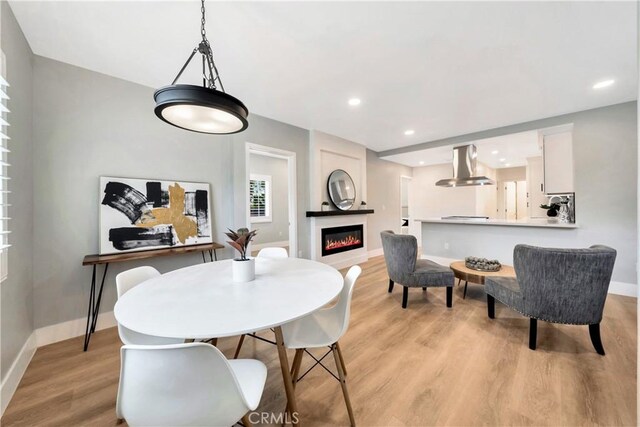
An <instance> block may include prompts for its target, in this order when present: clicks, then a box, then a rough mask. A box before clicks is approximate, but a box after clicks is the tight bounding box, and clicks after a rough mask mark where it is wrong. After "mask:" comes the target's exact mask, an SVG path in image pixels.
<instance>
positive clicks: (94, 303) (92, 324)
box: [84, 263, 109, 351]
mask: <svg viewBox="0 0 640 427" xmlns="http://www.w3.org/2000/svg"><path fill="white" fill-rule="evenodd" d="M97 267H98V264H93V273H92V274H91V292H90V293H89V310H88V312H87V326H86V329H85V332H84V351H87V349H88V348H89V341H90V340H91V334H92V333H94V332H95V331H96V322H97V321H98V313H99V312H100V301H101V300H102V289H103V288H104V280H105V279H106V277H107V270H108V269H109V263H106V264H105V265H104V271H103V273H102V280H101V282H100V290H99V291H98V299H97V300H96V269H97Z"/></svg>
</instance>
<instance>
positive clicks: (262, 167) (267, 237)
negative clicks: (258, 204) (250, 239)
mask: <svg viewBox="0 0 640 427" xmlns="http://www.w3.org/2000/svg"><path fill="white" fill-rule="evenodd" d="M249 163H250V167H249V172H250V173H252V174H258V175H267V176H269V177H271V221H270V222H255V223H254V222H252V225H251V228H252V229H257V230H258V234H257V235H256V238H255V240H254V242H255V243H256V244H259V245H261V244H265V243H271V242H282V241H285V240H289V183H288V181H289V170H288V162H287V160H285V159H279V158H276V157H269V156H261V155H258V154H251V155H250V159H249Z"/></svg>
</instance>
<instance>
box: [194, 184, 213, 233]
mask: <svg viewBox="0 0 640 427" xmlns="http://www.w3.org/2000/svg"><path fill="white" fill-rule="evenodd" d="M195 199H196V221H197V223H198V237H207V236H210V235H211V231H210V227H209V193H208V192H207V191H203V190H196V197H195Z"/></svg>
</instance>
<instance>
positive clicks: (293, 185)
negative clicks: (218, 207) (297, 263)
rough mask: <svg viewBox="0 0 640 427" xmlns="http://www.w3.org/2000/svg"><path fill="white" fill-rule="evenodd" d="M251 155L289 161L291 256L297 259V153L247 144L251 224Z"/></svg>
mask: <svg viewBox="0 0 640 427" xmlns="http://www.w3.org/2000/svg"><path fill="white" fill-rule="evenodd" d="M251 154H256V155H259V156H266V157H273V158H276V159H284V160H286V161H287V170H288V184H289V186H288V187H289V188H288V190H289V256H290V257H292V258H296V257H297V255H298V200H297V194H298V187H297V182H298V181H297V175H296V173H297V172H296V153H294V152H293V151H287V150H281V149H279V148H273V147H268V146H266V145H258V144H253V143H251V142H247V143H246V145H245V181H244V182H245V184H244V188H245V198H244V200H245V201H244V206H245V209H246V223H247V225H249V224H251V210H250V209H249V180H250V175H251V170H250V166H251Z"/></svg>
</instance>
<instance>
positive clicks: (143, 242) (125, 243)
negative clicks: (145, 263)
mask: <svg viewBox="0 0 640 427" xmlns="http://www.w3.org/2000/svg"><path fill="white" fill-rule="evenodd" d="M109 241H110V242H111V243H113V247H114V248H116V249H118V250H121V251H125V250H129V249H139V248H147V247H150V246H173V245H174V244H175V241H174V237H173V227H171V226H170V225H158V226H155V227H151V228H144V227H121V228H112V229H111V230H109Z"/></svg>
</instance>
